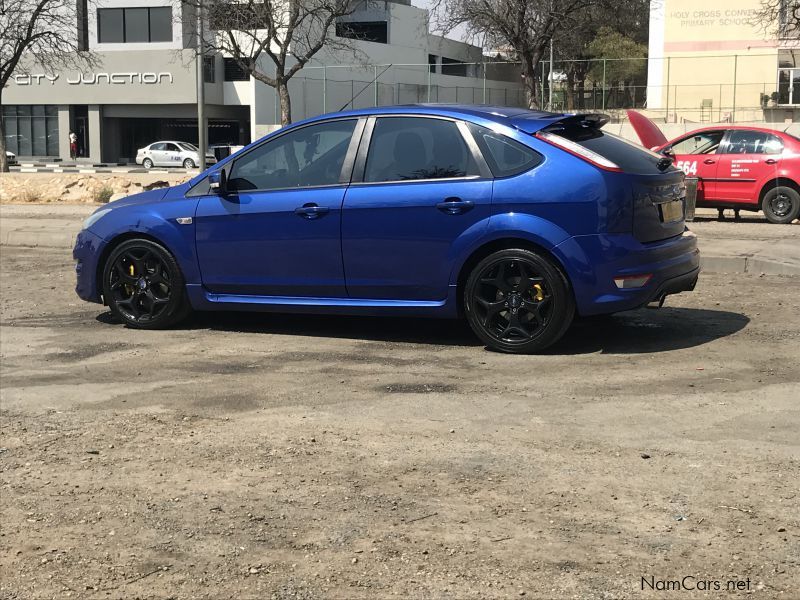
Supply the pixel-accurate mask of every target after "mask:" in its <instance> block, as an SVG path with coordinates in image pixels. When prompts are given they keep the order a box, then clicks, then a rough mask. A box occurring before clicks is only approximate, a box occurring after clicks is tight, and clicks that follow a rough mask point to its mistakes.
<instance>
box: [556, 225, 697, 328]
mask: <svg viewBox="0 0 800 600" xmlns="http://www.w3.org/2000/svg"><path fill="white" fill-rule="evenodd" d="M557 249H558V251H559V252H561V253H563V254H565V255H566V256H567V257H568V260H567V261H566V265H567V274H568V275H569V277H570V281H571V282H572V287H573V290H574V292H575V302H576V305H577V309H578V313H579V314H581V315H597V314H606V313H614V312H620V311H623V310H631V309H634V308H639V307H640V306H643V305H645V304H647V303H649V302H651V301H653V300H656V299H659V298H661V297H662V296H664V295H668V294H677V293H679V292H684V291H690V290H692V289H694V285H695V283H696V282H697V277H698V274H699V272H700V252H699V250H698V249H697V237H696V236H695V235H694V234H693V233H692V232H690V231H688V230H686V231H684V232H683V234H681V235H678V236H675V237H672V238H668V239H666V240H661V241H659V242H651V243H646V244H643V243H641V242H639V241H638V240H636V239H635V238H634V237H633V236H632V235H629V234H619V235H605V234H600V235H587V236H578V237H574V238H571V239H569V240H566V241H565V242H562V243H561V244H559V245H558V246H557ZM647 274H649V275H651V277H650V280H649V281H648V282H647V284H645V285H644V286H642V287H639V288H631V289H619V288H618V287H617V286H616V284H615V283H614V279H615V278H618V277H632V276H637V275H647Z"/></svg>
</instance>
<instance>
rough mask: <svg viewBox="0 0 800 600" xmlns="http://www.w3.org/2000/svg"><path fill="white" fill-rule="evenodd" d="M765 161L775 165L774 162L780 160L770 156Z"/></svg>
mask: <svg viewBox="0 0 800 600" xmlns="http://www.w3.org/2000/svg"><path fill="white" fill-rule="evenodd" d="M764 162H765V163H767V164H768V165H774V164H775V163H776V162H778V161H777V160H775V159H774V158H768V159H767V160H765V161H764Z"/></svg>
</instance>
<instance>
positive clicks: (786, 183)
mask: <svg viewBox="0 0 800 600" xmlns="http://www.w3.org/2000/svg"><path fill="white" fill-rule="evenodd" d="M782 186H783V187H790V188H792V189H793V190H794V191H795V192H797V193H798V194H800V185H798V184H797V182H795V181H794V180H793V179H792V178H791V177H772V178H770V179H768V180H767V181H765V182H764V184H763V185H762V186H761V190H759V192H758V208H759V210H760V209H761V203H762V202H763V201H764V196H766V195H767V192H768V191H770V190H773V189H775V188H776V187H782Z"/></svg>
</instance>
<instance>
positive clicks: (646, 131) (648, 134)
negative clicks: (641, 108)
mask: <svg viewBox="0 0 800 600" xmlns="http://www.w3.org/2000/svg"><path fill="white" fill-rule="evenodd" d="M626 112H627V113H628V120H629V121H630V122H631V125H632V126H633V130H634V131H635V132H636V135H638V136H639V140H641V142H642V146H644V147H645V148H649V149H650V150H654V149H656V148H660V147H661V146H663V145H664V144H666V143H667V141H668V140H667V138H666V137H665V136H664V134H663V133H662V132H661V130H660V129H659V128H658V125H656V124H655V123H653V122H652V121H651V120H650V119H648V118H647V117H645V116H644V115H643V114H640V113H638V112H636V111H635V110H628V111H626Z"/></svg>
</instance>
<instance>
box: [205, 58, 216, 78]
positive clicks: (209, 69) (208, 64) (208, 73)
mask: <svg viewBox="0 0 800 600" xmlns="http://www.w3.org/2000/svg"><path fill="white" fill-rule="evenodd" d="M216 79H217V61H216V59H215V58H214V57H213V56H204V57H203V81H205V82H206V83H214V82H215V81H216Z"/></svg>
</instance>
